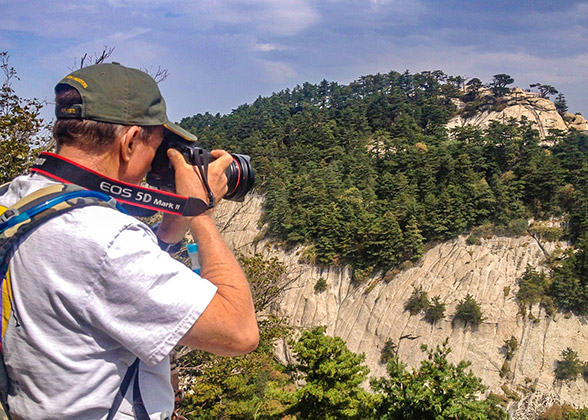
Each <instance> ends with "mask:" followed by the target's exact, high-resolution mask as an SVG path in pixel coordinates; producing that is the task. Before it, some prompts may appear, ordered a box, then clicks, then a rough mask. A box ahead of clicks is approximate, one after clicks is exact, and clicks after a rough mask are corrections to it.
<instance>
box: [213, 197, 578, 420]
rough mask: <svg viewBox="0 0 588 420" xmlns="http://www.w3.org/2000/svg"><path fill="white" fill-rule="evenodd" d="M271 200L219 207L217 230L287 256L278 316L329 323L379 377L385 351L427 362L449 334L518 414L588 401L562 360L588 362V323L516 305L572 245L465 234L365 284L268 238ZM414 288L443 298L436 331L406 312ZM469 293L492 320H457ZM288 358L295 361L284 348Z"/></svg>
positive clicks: (241, 248) (240, 244)
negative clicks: (526, 282)
mask: <svg viewBox="0 0 588 420" xmlns="http://www.w3.org/2000/svg"><path fill="white" fill-rule="evenodd" d="M262 202H263V198H262V197H260V196H250V197H247V198H246V200H245V202H244V203H233V202H226V201H225V202H223V203H222V205H221V206H219V209H218V210H217V219H218V225H219V228H220V229H221V232H222V233H223V236H224V238H225V240H226V241H227V243H228V244H229V246H230V247H231V248H232V249H234V250H236V251H238V252H241V253H243V254H245V255H250V254H253V253H261V254H264V255H266V256H268V257H273V256H275V257H278V258H279V259H280V261H282V262H283V263H284V264H285V265H286V266H287V267H288V272H289V275H290V276H291V278H292V279H293V280H294V282H293V283H292V284H291V285H290V286H289V288H288V289H287V290H286V291H285V293H284V294H283V296H282V299H281V302H280V304H279V307H277V308H275V310H276V311H279V313H281V314H282V315H285V316H287V317H288V319H289V323H290V324H291V325H293V326H298V327H304V328H311V327H315V326H319V325H326V326H327V333H328V334H330V335H333V336H339V337H341V338H343V339H344V340H345V341H346V343H347V345H348V347H349V349H350V350H352V351H354V352H356V353H364V354H365V355H366V363H367V365H368V366H369V368H370V370H371V376H374V377H378V376H383V375H385V366H384V365H382V364H381V363H380V355H381V351H382V348H383V347H384V345H385V343H386V341H387V340H388V339H391V340H392V341H393V342H395V343H396V344H397V346H398V355H399V357H400V359H401V360H402V361H403V362H404V363H406V364H407V365H408V366H411V367H416V366H418V364H419V362H420V361H421V360H422V358H423V353H422V352H421V351H420V346H421V345H422V344H427V345H429V346H435V345H437V344H440V343H441V342H443V340H445V339H446V338H448V337H449V345H450V346H451V348H452V353H451V354H450V360H451V361H452V362H455V363H457V362H458V361H460V360H469V361H471V362H472V366H471V369H472V371H473V372H474V374H475V375H477V376H479V377H480V378H482V380H483V381H484V383H485V384H486V385H487V386H488V387H489V388H490V391H492V392H494V393H497V394H500V395H505V396H507V397H508V396H510V398H511V401H512V403H511V412H512V413H515V414H516V410H518V414H516V415H515V416H513V418H517V419H523V418H534V417H532V416H530V415H529V414H528V413H530V412H540V410H542V407H543V408H544V407H545V406H548V405H551V404H553V403H568V404H571V405H573V406H576V407H581V406H585V405H588V383H587V382H586V381H584V380H582V379H578V380H576V381H573V382H566V383H561V382H557V381H556V380H555V377H554V368H555V364H556V360H558V359H561V352H562V351H563V350H564V349H565V348H567V347H571V348H572V349H574V350H575V351H576V352H577V353H578V355H579V358H580V359H581V360H583V361H588V346H586V345H585V344H586V343H587V342H588V328H587V320H586V319H585V318H579V317H576V316H569V315H564V314H561V313H556V314H555V315H554V316H546V314H545V312H544V310H542V309H541V308H540V307H539V306H534V307H532V308H531V310H530V311H528V310H527V314H526V315H523V314H521V313H520V310H519V306H518V304H517V303H516V301H515V294H516V291H517V290H518V286H517V281H518V279H520V277H521V276H522V274H523V273H524V271H525V268H526V267H527V265H532V266H535V267H540V266H541V263H542V261H543V260H544V259H545V258H546V256H547V255H546V254H549V253H551V252H552V251H553V250H554V249H556V247H558V246H561V247H565V246H566V244H563V243H559V244H558V243H542V244H540V243H538V242H537V240H536V239H534V238H532V237H531V236H522V237H518V238H510V237H494V238H491V239H486V240H482V241H481V243H480V244H478V245H469V244H467V243H466V238H465V237H459V238H456V239H454V240H451V241H448V242H445V243H442V244H438V245H436V246H434V247H432V248H431V249H430V250H429V251H428V252H427V253H426V254H425V255H424V257H423V258H422V260H421V261H420V262H419V263H418V264H417V265H416V266H414V267H412V268H410V269H408V270H406V271H403V272H400V273H399V274H397V275H396V276H395V277H393V278H392V279H390V280H389V281H384V280H383V279H381V278H380V277H381V274H380V276H377V275H376V276H374V277H373V278H372V279H370V280H369V281H368V282H366V283H364V284H359V285H358V284H355V283H353V282H352V281H351V269H350V267H348V266H343V265H341V266H313V265H310V264H305V263H301V262H300V261H299V260H300V254H301V252H302V249H301V248H297V249H293V250H289V251H288V252H286V251H285V250H283V249H282V248H281V247H279V246H276V245H275V244H273V243H272V242H270V241H268V240H266V239H260V238H261V237H262V236H263V235H261V234H260V232H261V229H262V228H263V227H262V226H260V223H259V220H260V218H261V214H262V213H261V211H262ZM320 278H322V279H324V280H326V285H327V288H326V290H325V291H323V292H321V293H316V292H315V290H314V285H315V284H316V282H317V280H318V279H320ZM415 287H422V289H423V290H424V291H426V292H427V293H428V296H429V299H430V298H432V297H433V296H439V297H440V300H441V301H442V302H443V303H445V305H446V311H445V318H444V319H443V320H441V321H438V322H437V323H436V324H434V325H431V324H430V323H428V322H426V321H425V320H424V319H423V316H422V315H418V316H411V315H410V314H409V313H408V312H407V311H405V310H404V304H405V302H406V301H407V300H408V298H409V296H410V295H411V293H412V291H413V289H414V288H415ZM468 293H469V294H470V295H472V296H473V297H474V298H475V300H476V301H477V302H478V303H479V304H480V306H481V308H482V311H483V315H484V317H485V319H484V321H483V322H482V324H481V325H479V326H478V327H477V328H472V327H471V326H468V325H464V324H463V323H460V322H452V315H453V314H454V313H455V307H456V305H457V303H458V302H459V301H460V300H461V299H463V298H464V297H465V296H466V294H468ZM511 337H515V338H516V339H517V341H518V343H519V348H518V349H517V350H516V351H515V353H514V356H513V358H512V360H511V361H510V363H509V364H508V366H507V369H506V370H505V367H504V362H505V360H506V355H505V352H504V344H505V341H506V340H509V339H511ZM281 356H282V357H283V358H287V357H288V355H287V352H284V349H282V354H281ZM501 371H502V374H501ZM519 398H520V399H521V400H520V401H519V402H518V403H516V402H515V401H516V400H517V399H519ZM525 413H526V414H525Z"/></svg>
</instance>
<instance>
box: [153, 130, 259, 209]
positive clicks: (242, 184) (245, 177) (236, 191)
mask: <svg viewBox="0 0 588 420" xmlns="http://www.w3.org/2000/svg"><path fill="white" fill-rule="evenodd" d="M165 132H166V134H165V136H164V138H163V141H162V142H161V145H160V146H159V148H158V149H157V151H156V152H155V157H154V158H153V161H152V162H151V171H150V172H149V173H148V174H147V183H148V184H149V185H151V186H153V187H156V188H161V187H167V188H171V189H172V190H173V191H175V190H176V182H175V179H176V178H175V175H176V173H175V170H174V167H173V165H172V163H171V162H170V161H169V158H168V157H167V150H168V149H170V148H171V149H176V150H177V151H179V152H180V153H181V154H182V155H183V156H184V159H186V162H187V163H189V164H190V165H194V166H204V167H205V166H206V165H208V164H209V163H210V162H212V161H213V160H214V158H213V157H212V155H211V154H210V152H209V151H207V150H204V149H203V148H201V147H198V146H197V145H196V143H195V142H193V141H190V140H186V139H184V138H182V137H180V136H178V135H175V134H173V133H171V132H170V131H169V130H166V131H165ZM231 156H232V157H233V162H231V164H230V165H229V167H228V168H227V170H226V175H227V185H228V188H229V189H228V192H227V194H226V195H225V196H224V199H226V200H232V201H243V199H244V198H245V195H246V194H247V193H248V192H249V191H250V190H251V188H253V184H254V183H255V173H254V172H253V168H252V167H251V158H250V157H249V156H247V155H239V154H231Z"/></svg>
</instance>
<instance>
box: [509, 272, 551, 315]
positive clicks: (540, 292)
mask: <svg viewBox="0 0 588 420" xmlns="http://www.w3.org/2000/svg"><path fill="white" fill-rule="evenodd" d="M548 287H549V281H548V279H547V275H546V274H545V273H544V272H538V271H537V270H535V268H534V267H531V266H530V265H529V266H527V268H526V270H525V273H524V274H523V277H521V279H520V280H519V291H518V292H517V295H516V299H517V302H519V304H521V305H529V306H530V305H533V304H535V303H539V302H541V300H542V299H543V298H544V296H545V295H546V293H547V290H548Z"/></svg>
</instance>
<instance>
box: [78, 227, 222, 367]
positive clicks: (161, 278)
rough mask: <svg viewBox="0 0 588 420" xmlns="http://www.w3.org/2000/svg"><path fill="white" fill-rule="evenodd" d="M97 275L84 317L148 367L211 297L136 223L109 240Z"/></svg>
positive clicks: (211, 290) (210, 290) (209, 289)
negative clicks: (109, 243)
mask: <svg viewBox="0 0 588 420" xmlns="http://www.w3.org/2000/svg"><path fill="white" fill-rule="evenodd" d="M97 277H98V278H97V279H96V280H95V281H94V282H93V286H92V290H91V292H90V295H89V297H88V301H87V303H86V306H85V308H84V312H85V317H86V319H87V320H88V322H89V323H90V324H91V325H93V327H94V328H98V329H100V330H101V331H102V332H104V333H105V334H107V335H109V336H110V337H112V338H113V339H114V340H116V341H118V342H119V343H120V344H121V345H122V346H124V347H125V348H127V350H129V351H130V352H132V353H134V354H135V355H136V356H137V357H139V358H140V359H141V360H142V361H144V362H145V363H147V364H149V365H154V364H156V363H158V362H159V361H160V360H162V359H163V358H164V357H165V356H167V355H168V354H169V352H170V351H171V349H172V348H173V347H174V346H175V345H177V344H178V342H179V340H180V339H181V338H182V337H183V336H184V335H185V334H186V332H188V330H189V329H190V327H191V326H192V325H193V324H194V322H196V320H197V319H198V317H199V316H200V315H201V314H202V312H203V311H204V310H205V309H206V307H207V306H208V304H209V303H210V301H211V300H212V298H213V296H214V294H215V293H216V286H215V285H214V284H212V283H211V282H209V281H208V280H206V279H203V278H202V277H200V276H199V275H197V274H196V273H194V272H193V271H192V270H190V269H189V268H188V267H186V266H185V265H184V264H182V263H180V262H178V261H176V260H174V259H173V258H172V257H171V256H169V254H167V253H165V252H163V251H161V250H160V249H159V246H158V245H157V244H156V243H155V238H154V235H153V233H152V232H151V231H149V230H148V228H147V227H146V226H144V225H141V224H131V225H127V226H126V227H125V228H124V229H122V230H121V231H120V233H119V234H118V235H117V236H116V237H115V238H114V240H113V241H112V243H111V245H110V246H109V247H108V249H107V250H106V253H105V255H104V257H103V259H102V261H101V263H100V269H99V272H98V276H97Z"/></svg>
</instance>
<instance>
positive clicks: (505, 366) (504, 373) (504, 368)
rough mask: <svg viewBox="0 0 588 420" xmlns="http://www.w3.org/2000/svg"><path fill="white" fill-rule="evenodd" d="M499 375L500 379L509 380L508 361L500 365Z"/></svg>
mask: <svg viewBox="0 0 588 420" xmlns="http://www.w3.org/2000/svg"><path fill="white" fill-rule="evenodd" d="M499 375H500V377H501V378H506V379H510V363H508V360H505V361H504V363H503V364H502V368H500V373H499Z"/></svg>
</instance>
